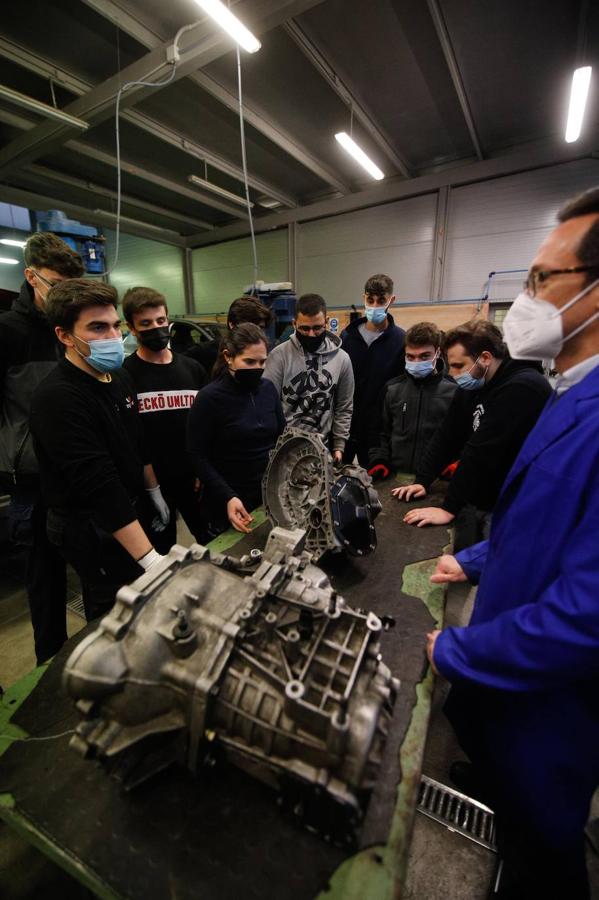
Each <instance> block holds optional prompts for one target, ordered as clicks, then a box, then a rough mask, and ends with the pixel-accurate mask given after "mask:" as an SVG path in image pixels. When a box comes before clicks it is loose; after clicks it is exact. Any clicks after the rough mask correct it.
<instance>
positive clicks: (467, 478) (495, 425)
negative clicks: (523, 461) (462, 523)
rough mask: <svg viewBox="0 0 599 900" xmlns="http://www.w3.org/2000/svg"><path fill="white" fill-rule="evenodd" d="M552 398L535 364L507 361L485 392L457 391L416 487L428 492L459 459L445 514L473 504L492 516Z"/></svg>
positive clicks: (419, 471) (428, 449) (426, 455)
mask: <svg viewBox="0 0 599 900" xmlns="http://www.w3.org/2000/svg"><path fill="white" fill-rule="evenodd" d="M550 394H551V387H550V385H549V382H548V381H547V379H546V378H545V377H544V376H543V375H542V374H541V373H540V372H539V371H538V369H537V368H536V367H535V366H534V364H532V363H530V362H518V361H516V360H513V359H504V360H503V361H502V363H501V365H500V366H499V368H498V369H497V371H496V372H495V375H494V376H493V378H491V380H490V381H489V382H488V384H486V385H485V386H484V387H483V388H481V390H479V391H465V390H463V389H461V388H458V390H457V391H456V392H455V394H454V396H453V400H452V401H451V405H450V407H449V409H448V411H447V413H446V415H445V418H444V419H443V421H442V423H441V425H440V426H439V428H438V429H437V431H436V432H435V435H434V437H433V438H432V439H431V441H430V442H429V443H428V444H427V447H426V450H425V451H424V453H423V455H422V457H421V459H420V465H419V466H418V469H417V471H416V478H415V482H416V484H423V485H424V487H425V488H427V489H428V488H429V486H430V485H431V484H432V482H433V481H434V480H435V478H437V477H438V476H439V475H440V474H441V472H442V471H443V469H444V468H445V467H446V466H448V465H449V464H450V463H452V462H455V460H456V459H459V460H460V464H459V466H458V468H457V470H456V473H455V475H454V476H453V478H452V480H451V482H450V484H449V489H448V491H447V496H446V498H445V501H444V502H443V504H442V505H443V508H444V509H446V510H447V511H448V512H451V513H453V514H454V515H457V513H458V512H459V511H460V509H461V508H462V507H463V506H465V505H466V504H467V503H471V504H473V505H474V506H476V507H477V509H481V510H484V511H485V512H490V511H491V510H492V509H493V507H494V506H495V503H496V501H497V498H498V496H499V492H500V491H501V488H502V485H503V482H504V481H505V478H506V476H507V474H508V472H509V470H510V469H511V467H512V464H513V462H514V460H515V459H516V456H517V455H518V453H519V451H520V447H521V446H522V444H523V443H524V441H525V439H526V437H527V435H528V433H529V431H531V430H532V428H533V426H534V424H535V422H536V421H537V419H538V418H539V416H540V414H541V411H542V409H543V407H544V406H545V403H546V402H547V399H548V397H549V396H550Z"/></svg>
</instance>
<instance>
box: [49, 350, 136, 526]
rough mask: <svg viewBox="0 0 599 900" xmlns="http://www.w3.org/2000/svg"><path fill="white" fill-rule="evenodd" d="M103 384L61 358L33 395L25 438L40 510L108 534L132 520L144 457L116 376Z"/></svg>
mask: <svg viewBox="0 0 599 900" xmlns="http://www.w3.org/2000/svg"><path fill="white" fill-rule="evenodd" d="M111 376H112V380H111V381H110V382H109V383H107V382H103V381H99V380H98V379H97V378H94V376H93V375H88V374H87V372H84V371H82V370H81V369H79V368H78V367H77V366H74V365H73V364H72V363H71V362H69V360H68V359H63V360H62V362H60V363H59V364H58V365H57V366H56V367H55V369H54V371H53V372H52V373H51V374H50V375H48V377H47V378H46V380H45V381H44V382H43V384H41V385H40V386H39V387H38V389H37V390H36V391H35V394H34V395H33V400H32V404H31V432H32V434H33V439H34V445H35V452H36V454H37V457H38V460H39V467H40V475H41V480H42V493H43V495H44V500H45V502H46V505H47V506H48V507H50V508H55V509H58V510H60V511H61V512H62V513H63V514H64V513H66V515H76V516H82V517H86V518H91V519H92V520H93V521H94V523H95V524H96V525H98V526H99V527H100V528H102V529H104V530H105V531H108V532H110V533H113V532H115V531H118V529H119V528H123V527H124V526H125V525H129V524H130V523H131V522H133V521H135V519H136V518H137V517H138V513H137V511H136V509H135V502H136V501H137V500H138V499H139V498H140V497H141V496H143V491H144V482H143V466H144V463H145V462H149V460H148V459H146V458H145V455H144V450H143V445H142V431H141V424H140V421H139V414H138V412H137V397H136V395H135V391H134V389H133V385H132V383H131V379H130V378H129V375H128V374H127V372H125V370H124V369H118V370H117V371H116V372H112V373H111Z"/></svg>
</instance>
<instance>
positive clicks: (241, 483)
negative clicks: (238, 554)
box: [187, 323, 285, 536]
mask: <svg viewBox="0 0 599 900" xmlns="http://www.w3.org/2000/svg"><path fill="white" fill-rule="evenodd" d="M267 352H268V351H267V346H266V338H265V336H264V332H263V331H262V330H261V329H260V328H258V326H257V325H253V324H251V323H245V324H243V325H238V326H237V328H235V330H234V331H231V332H230V333H229V334H228V335H227V336H226V337H225V338H224V340H223V341H222V343H221V346H220V352H219V356H218V359H217V362H216V365H215V367H214V375H215V380H214V381H212V382H211V383H210V384H209V385H207V386H206V387H205V388H203V389H202V390H201V391H200V392H199V393H198V394H197V396H196V399H195V401H194V404H193V406H192V408H191V410H190V412H189V417H188V420H187V447H188V450H189V453H190V454H191V458H192V462H193V465H194V469H195V473H196V475H197V476H198V478H199V479H200V481H201V482H202V484H203V486H204V490H205V499H206V505H207V513H208V519H209V531H210V533H211V534H212V535H213V536H216V535H217V534H220V533H221V532H222V531H225V530H226V529H227V528H228V527H229V525H232V526H233V528H235V529H237V531H243V532H248V531H249V530H250V528H249V525H250V523H251V521H252V516H251V514H250V513H251V510H252V509H255V508H256V507H257V506H260V504H261V502H262V492H261V482H262V476H263V474H264V471H265V469H266V466H267V464H268V454H269V452H270V451H271V450H272V448H273V447H274V445H275V443H276V442H277V438H278V437H279V435H280V434H281V433H282V431H283V429H284V428H285V418H284V416H283V409H282V407H281V401H280V400H279V396H278V394H277V391H276V388H275V387H274V385H273V384H272V382H270V381H268V380H267V379H266V378H264V379H263V378H262V374H263V372H264V363H265V362H266V355H267Z"/></svg>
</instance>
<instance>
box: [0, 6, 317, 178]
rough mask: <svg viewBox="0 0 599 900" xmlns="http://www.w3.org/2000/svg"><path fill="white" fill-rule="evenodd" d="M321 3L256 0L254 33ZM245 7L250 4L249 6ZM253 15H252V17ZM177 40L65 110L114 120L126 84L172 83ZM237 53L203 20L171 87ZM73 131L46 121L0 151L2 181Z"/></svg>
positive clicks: (189, 36)
mask: <svg viewBox="0 0 599 900" xmlns="http://www.w3.org/2000/svg"><path fill="white" fill-rule="evenodd" d="M316 2H317V0H255V3H254V4H252V7H251V10H249V9H248V10H247V14H246V13H245V12H244V14H243V15H244V18H245V19H246V21H248V24H249V25H250V26H251V28H252V30H253V31H254V32H255V33H257V34H260V33H262V32H263V31H266V30H269V29H270V28H275V27H277V25H280V24H282V22H284V21H286V20H287V19H289V18H291V17H293V16H295V15H299V14H301V12H303V11H305V10H306V9H309V8H310V7H311V6H314V5H316ZM244 6H245V4H244ZM250 12H251V14H250ZM172 43H173V41H172V38H171V39H170V40H168V41H165V42H164V43H163V44H161V45H160V46H158V47H156V48H155V49H154V50H151V51H150V52H149V53H147V54H146V55H145V56H143V57H142V58H141V59H139V60H137V61H136V62H134V63H132V64H131V65H129V66H127V67H126V68H125V69H123V70H122V71H121V72H118V73H117V74H116V75H113V76H112V77H111V78H108V79H107V80H106V81H104V82H103V83H102V84H100V85H97V86H96V87H94V88H93V89H92V90H91V91H89V92H88V93H87V94H85V95H83V96H82V97H79V98H78V99H77V100H74V101H72V102H71V103H69V104H67V106H66V107H65V110H64V111H65V112H68V113H69V114H70V115H73V116H75V117H77V118H80V119H83V120H84V121H86V122H88V123H89V124H90V126H91V125H97V124H99V123H100V122H103V121H105V120H106V119H107V118H109V117H110V116H111V115H112V113H113V109H114V103H115V100H116V97H117V94H118V92H119V89H120V87H121V85H122V84H125V83H129V82H136V81H140V80H143V81H146V82H148V81H149V82H151V83H152V84H154V85H155V87H154V90H156V89H158V85H159V84H160V83H161V82H163V81H166V79H167V78H168V76H169V75H170V74H171V73H172V72H173V70H172V66H171V65H170V64H169V62H168V61H167V51H169V50H170V49H171V48H172ZM230 49H231V41H230V39H229V38H228V37H227V36H225V35H224V34H223V32H222V31H221V30H220V29H217V30H215V27H214V24H213V23H212V22H210V21H206V20H204V21H202V22H200V23H197V24H196V25H194V26H193V28H192V29H191V30H190V31H187V32H185V33H184V34H183V35H182V36H181V39H180V42H179V52H180V62H179V63H178V65H177V68H176V71H175V72H174V75H173V78H172V80H170V81H169V83H170V84H174V83H176V82H177V81H179V80H180V79H181V78H185V77H186V76H187V75H189V74H191V73H192V72H194V71H195V70H196V69H198V68H199V67H201V66H205V65H208V64H209V63H211V62H213V61H214V60H215V59H218V58H219V57H220V56H222V55H223V54H225V53H227V52H228V51H230ZM152 90H153V88H151V87H145V86H141V85H135V86H134V87H132V88H131V89H130V90H128V91H127V92H126V93H124V94H123V95H122V97H121V106H122V108H123V109H125V108H127V107H129V106H132V105H134V104H135V103H138V102H140V101H141V100H143V99H144V98H145V97H147V96H148V94H149V93H150V92H151V91H152ZM71 131H72V129H71V128H69V127H68V126H66V125H60V124H58V123H44V124H42V125H38V126H37V127H36V128H34V129H31V131H29V132H27V133H26V134H24V135H21V136H20V137H18V138H16V139H15V140H14V141H12V142H11V143H10V144H9V145H8V146H6V147H4V148H3V149H2V150H0V177H2V176H4V175H6V174H7V173H9V172H11V171H13V170H14V169H15V168H18V167H20V166H23V165H27V164H28V163H31V162H33V161H34V160H35V159H37V158H39V157H40V156H43V155H45V154H47V153H50V152H52V151H53V150H55V149H56V148H57V147H59V146H61V145H62V144H63V143H64V141H65V140H66V139H67V138H68V137H70V134H71Z"/></svg>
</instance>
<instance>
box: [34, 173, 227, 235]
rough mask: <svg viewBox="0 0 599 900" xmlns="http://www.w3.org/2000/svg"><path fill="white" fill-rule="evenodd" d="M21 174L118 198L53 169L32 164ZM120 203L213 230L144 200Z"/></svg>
mask: <svg viewBox="0 0 599 900" xmlns="http://www.w3.org/2000/svg"><path fill="white" fill-rule="evenodd" d="M23 174H24V175H27V174H32V175H35V176H37V177H39V178H41V179H43V180H44V181H56V182H58V183H59V184H65V185H67V186H68V187H73V188H76V189H78V190H82V191H85V192H88V193H91V194H94V195H95V196H97V197H106V198H107V199H108V200H111V201H116V200H117V197H118V195H117V192H116V191H113V190H111V189H110V188H107V187H104V186H103V185H100V184H95V183H94V182H93V181H88V180H87V179H85V178H77V177H76V176H74V175H66V174H64V172H57V171H56V170H55V169H50V168H48V166H38V165H36V164H33V165H31V166H28V167H27V168H26V169H24V170H23ZM121 202H122V203H124V204H125V205H126V206H133V207H135V208H136V209H141V210H144V211H145V212H149V213H152V214H153V215H155V216H160V217H161V218H163V219H172V220H173V221H174V222H178V223H179V225H188V226H189V225H194V226H196V227H198V228H201V229H203V230H204V231H212V230H213V229H214V225H212V224H211V223H210V222H204V221H203V219H195V218H193V217H192V216H187V215H185V213H182V212H176V211H175V210H171V209H165V207H163V206H158V205H157V204H155V203H148V202H147V201H146V200H139V199H138V198H137V197H131V196H129V195H127V194H121Z"/></svg>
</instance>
